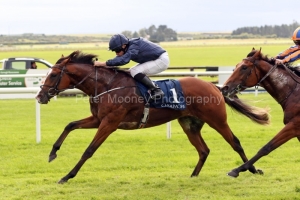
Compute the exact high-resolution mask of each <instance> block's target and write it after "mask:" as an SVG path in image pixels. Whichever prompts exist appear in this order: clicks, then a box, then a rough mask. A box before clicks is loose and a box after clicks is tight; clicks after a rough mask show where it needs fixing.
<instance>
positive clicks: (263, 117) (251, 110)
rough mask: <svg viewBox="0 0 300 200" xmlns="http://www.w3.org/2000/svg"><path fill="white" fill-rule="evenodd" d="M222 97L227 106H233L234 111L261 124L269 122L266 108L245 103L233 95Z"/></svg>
mask: <svg viewBox="0 0 300 200" xmlns="http://www.w3.org/2000/svg"><path fill="white" fill-rule="evenodd" d="M224 99H225V102H226V104H227V105H228V106H230V107H231V108H233V109H234V110H235V111H237V112H239V113H241V114H243V115H245V116H246V117H248V118H249V119H251V120H252V121H253V122H256V123H258V124H261V125H268V124H270V118H269V110H268V109H265V108H258V107H255V106H250V105H247V104H245V103H244V102H243V101H242V100H240V99H239V98H237V97H234V98H233V99H230V98H228V97H224Z"/></svg>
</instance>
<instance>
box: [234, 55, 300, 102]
mask: <svg viewBox="0 0 300 200" xmlns="http://www.w3.org/2000/svg"><path fill="white" fill-rule="evenodd" d="M244 60H247V61H249V62H251V63H252V64H253V66H254V67H253V68H252V69H251V70H250V73H249V74H248V75H247V77H246V79H245V80H244V81H243V82H242V83H243V84H244V83H245V82H246V80H247V79H248V78H249V76H250V74H251V73H252V70H253V69H254V71H255V75H256V78H257V80H258V76H257V73H256V68H257V64H256V62H255V61H253V60H250V59H247V58H245V59H244ZM282 65H283V66H284V68H285V70H286V71H287V72H288V73H289V74H290V77H291V78H292V79H293V80H294V81H295V82H296V83H297V84H296V85H295V87H294V88H293V89H292V90H291V91H290V92H289V94H288V95H287V96H286V97H285V98H284V99H282V100H281V101H279V102H278V103H279V104H281V103H282V102H284V101H285V100H286V99H288V98H289V96H290V95H291V94H292V93H293V91H294V90H295V89H296V88H297V85H298V84H300V82H299V81H298V80H296V78H295V74H294V73H292V72H291V70H290V69H288V67H287V66H286V65H284V64H282ZM277 66H278V65H277V64H275V65H273V66H272V68H271V69H270V70H269V71H268V73H267V74H266V75H265V76H264V77H262V78H261V79H260V80H259V81H258V82H257V83H256V85H255V86H254V87H255V89H257V88H258V86H259V85H260V84H261V83H262V82H263V81H264V80H265V79H266V78H267V77H268V76H269V75H270V74H271V73H272V72H273V71H274V70H275V69H276V67H277ZM246 88H250V87H247V86H243V85H242V84H239V85H237V87H236V89H235V90H236V91H237V92H239V91H240V90H241V89H246Z"/></svg>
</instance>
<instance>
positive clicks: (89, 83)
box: [75, 68, 128, 96]
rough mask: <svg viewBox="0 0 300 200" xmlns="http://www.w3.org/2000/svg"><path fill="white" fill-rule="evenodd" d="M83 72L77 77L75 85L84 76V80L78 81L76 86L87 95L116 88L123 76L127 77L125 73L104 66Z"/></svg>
mask: <svg viewBox="0 0 300 200" xmlns="http://www.w3.org/2000/svg"><path fill="white" fill-rule="evenodd" d="M93 70H94V69H93ZM85 74H86V75H81V76H80V78H79V79H80V80H79V79H77V82H76V83H75V85H76V84H78V83H80V81H82V80H83V79H85V78H86V80H84V81H83V82H82V83H80V84H79V85H78V86H77V88H78V89H80V90H82V91H83V92H84V93H86V94H87V95H89V96H95V95H98V94H100V93H103V92H107V91H108V90H110V89H113V88H116V87H118V86H120V84H119V83H120V82H121V81H122V79H123V78H126V77H128V75H126V74H125V73H122V72H119V71H115V70H112V69H105V68H96V69H95V70H94V71H89V72H88V73H85ZM86 76H88V77H86ZM77 78H78V77H77ZM123 85H124V84H123Z"/></svg>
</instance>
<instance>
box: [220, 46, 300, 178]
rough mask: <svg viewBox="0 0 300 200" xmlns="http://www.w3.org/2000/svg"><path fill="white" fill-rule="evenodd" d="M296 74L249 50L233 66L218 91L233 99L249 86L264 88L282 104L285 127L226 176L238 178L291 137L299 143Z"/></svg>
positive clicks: (298, 82)
mask: <svg viewBox="0 0 300 200" xmlns="http://www.w3.org/2000/svg"><path fill="white" fill-rule="evenodd" d="M293 72H294V73H293ZM295 73H296V74H297V73H299V72H297V70H296V69H295V68H293V67H291V66H289V65H275V61H274V59H269V58H268V57H267V56H264V55H263V54H262V53H261V50H259V51H257V50H255V49H252V51H251V52H250V53H249V54H248V56H247V58H245V59H243V60H242V62H240V63H238V64H237V65H236V68H235V70H234V72H233V73H232V75H231V76H230V77H229V78H228V79H227V81H226V82H225V83H224V86H223V87H222V88H221V91H222V93H223V95H224V96H227V97H233V96H234V95H236V93H238V92H240V91H243V90H245V89H246V88H249V87H253V86H261V87H263V88H264V89H265V90H266V91H267V92H268V93H269V94H270V95H271V96H272V97H273V98H274V99H275V100H276V101H277V102H278V103H279V104H280V105H281V107H282V109H283V112H284V118H283V122H284V124H285V126H284V127H283V129H282V130H281V131H279V133H277V135H276V136H275V137H273V139H271V140H270V141H269V142H268V143H267V144H266V145H265V146H263V147H262V148H261V149H260V150H259V151H258V152H257V154H256V155H255V156H253V158H251V159H250V160H249V161H247V162H246V163H244V164H242V165H241V166H239V167H238V168H236V169H233V170H232V171H231V172H229V173H228V175H229V176H232V177H238V176H239V173H240V172H243V171H246V170H247V169H249V168H251V167H252V166H253V164H254V163H255V162H256V161H258V160H259V159H260V158H261V157H263V156H266V155H268V154H269V153H270V152H272V151H273V150H275V149H276V148H278V147H279V146H281V145H282V144H284V143H286V142H287V141H289V140H290V139H292V138H294V137H297V138H298V140H299V141H300V132H299V129H300V104H299V95H300V78H299V77H298V76H297V75H295Z"/></svg>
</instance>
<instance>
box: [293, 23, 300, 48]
mask: <svg viewBox="0 0 300 200" xmlns="http://www.w3.org/2000/svg"><path fill="white" fill-rule="evenodd" d="M292 40H293V41H294V43H295V44H297V45H300V27H298V28H297V29H296V30H295V31H294V33H293V35H292Z"/></svg>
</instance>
